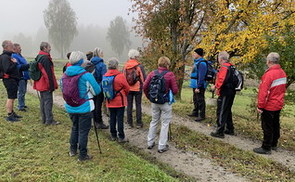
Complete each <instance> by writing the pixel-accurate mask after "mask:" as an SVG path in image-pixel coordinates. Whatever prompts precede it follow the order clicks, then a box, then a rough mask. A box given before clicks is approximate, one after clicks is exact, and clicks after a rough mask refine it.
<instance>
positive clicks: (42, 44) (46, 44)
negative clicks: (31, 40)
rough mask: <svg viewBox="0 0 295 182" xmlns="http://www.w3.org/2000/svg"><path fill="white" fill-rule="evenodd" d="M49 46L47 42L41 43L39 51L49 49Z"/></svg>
mask: <svg viewBox="0 0 295 182" xmlns="http://www.w3.org/2000/svg"><path fill="white" fill-rule="evenodd" d="M49 46H50V44H49V43H48V42H41V44H40V50H41V51H43V50H44V49H45V48H47V47H49Z"/></svg>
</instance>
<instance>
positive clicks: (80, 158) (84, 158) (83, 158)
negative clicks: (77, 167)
mask: <svg viewBox="0 0 295 182" xmlns="http://www.w3.org/2000/svg"><path fill="white" fill-rule="evenodd" d="M91 159H92V156H90V155H86V156H85V157H79V158H78V161H88V160H91Z"/></svg>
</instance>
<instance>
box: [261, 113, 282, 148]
mask: <svg viewBox="0 0 295 182" xmlns="http://www.w3.org/2000/svg"><path fill="white" fill-rule="evenodd" d="M280 112H281V111H280V110H279V111H267V110H263V112H262V113H261V127H262V130H263V143H262V148H264V149H266V150H270V149H271V147H276V146H277V145H278V140H279V138H280Z"/></svg>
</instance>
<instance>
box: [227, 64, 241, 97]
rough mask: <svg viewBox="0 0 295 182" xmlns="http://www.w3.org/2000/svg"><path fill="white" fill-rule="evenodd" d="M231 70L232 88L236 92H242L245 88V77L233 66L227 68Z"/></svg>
mask: <svg viewBox="0 0 295 182" xmlns="http://www.w3.org/2000/svg"><path fill="white" fill-rule="evenodd" d="M225 67H227V69H228V70H229V73H230V75H231V76H232V81H231V84H232V88H234V89H235V91H241V90H242V89H243V87H244V75H243V73H242V72H240V71H239V70H237V69H236V68H235V67H234V66H233V65H231V66H225Z"/></svg>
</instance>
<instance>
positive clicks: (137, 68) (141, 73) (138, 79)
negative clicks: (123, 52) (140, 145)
mask: <svg viewBox="0 0 295 182" xmlns="http://www.w3.org/2000/svg"><path fill="white" fill-rule="evenodd" d="M128 57H129V60H128V61H127V62H126V64H125V66H124V68H123V72H124V75H125V77H126V79H127V82H128V84H129V86H130V91H129V93H128V96H127V100H128V105H127V122H128V125H129V128H133V118H132V109H133V98H135V105H136V122H137V128H142V127H143V123H142V116H141V99H142V87H143V83H144V80H145V78H146V75H145V70H144V67H143V66H142V64H140V63H139V61H138V59H139V52H138V51H137V50H135V49H131V50H130V51H129V52H128Z"/></svg>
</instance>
